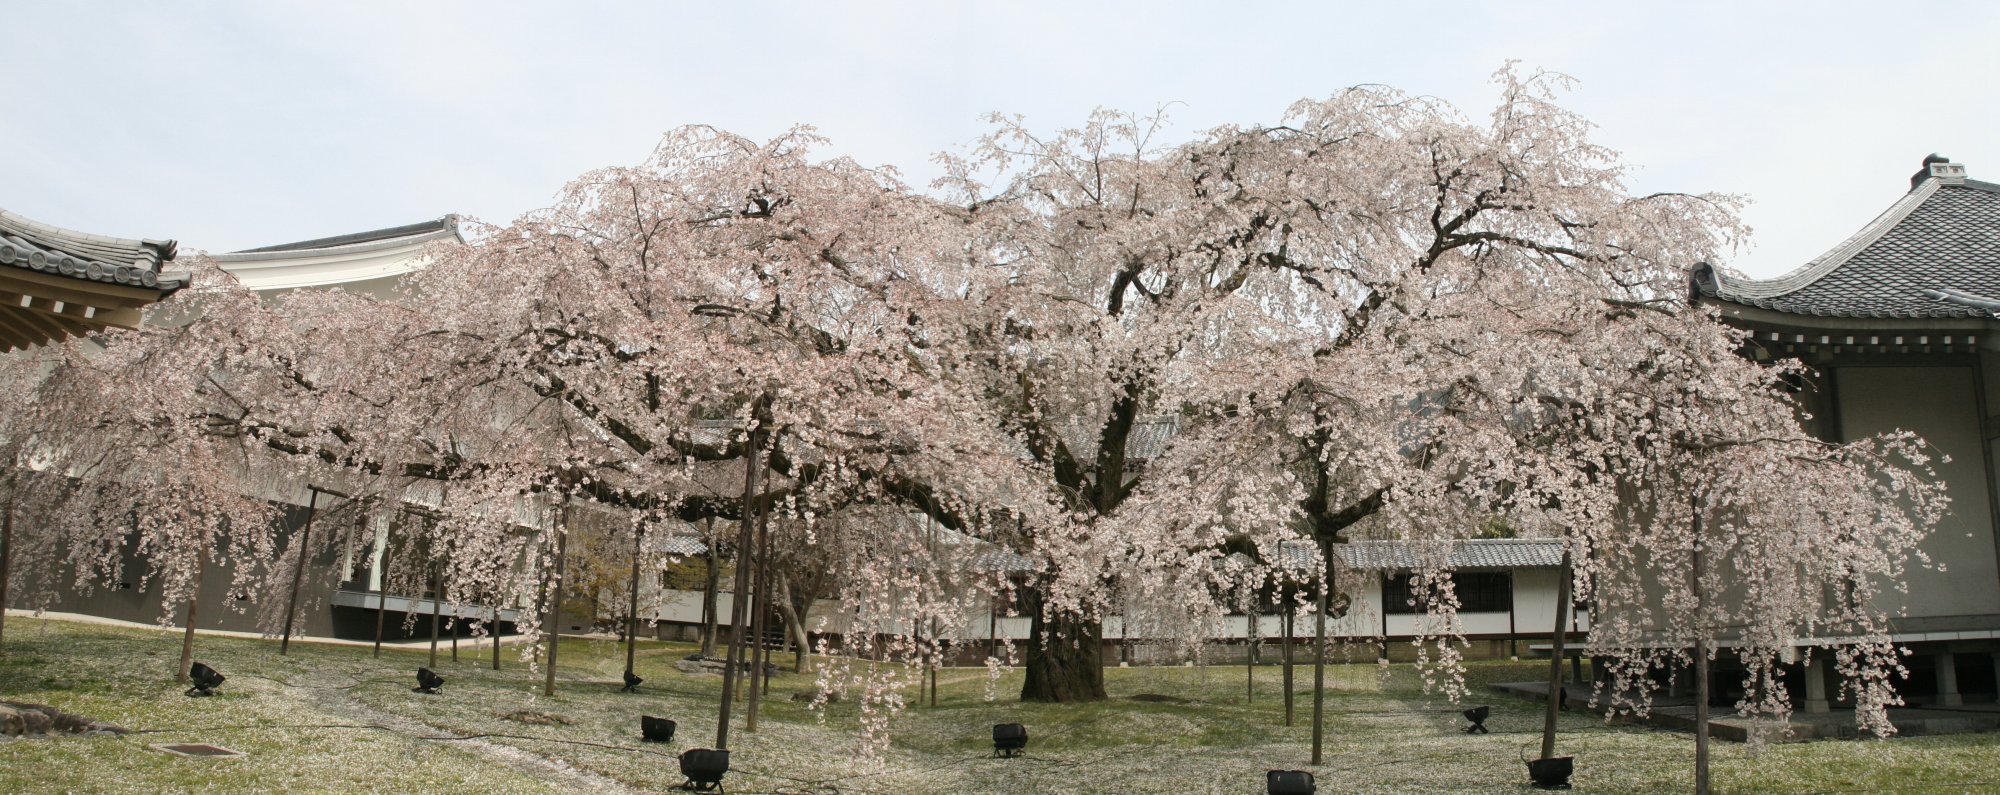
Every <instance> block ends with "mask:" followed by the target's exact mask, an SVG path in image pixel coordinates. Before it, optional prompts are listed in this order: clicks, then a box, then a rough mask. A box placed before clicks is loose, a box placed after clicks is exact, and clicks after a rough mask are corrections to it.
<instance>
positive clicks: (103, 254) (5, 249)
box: [0, 210, 183, 295]
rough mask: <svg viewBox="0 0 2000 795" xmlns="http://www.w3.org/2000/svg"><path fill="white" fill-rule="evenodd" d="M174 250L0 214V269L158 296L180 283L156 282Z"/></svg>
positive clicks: (162, 243) (166, 243)
mask: <svg viewBox="0 0 2000 795" xmlns="http://www.w3.org/2000/svg"><path fill="white" fill-rule="evenodd" d="M177 249H178V246H177V245H176V244H175V243H174V241H172V240H127V239H125V238H117V237H107V236H105V235H95V234H91V233H89V232H78V231H76V230H74V229H64V228H62V227H60V226H55V225H52V224H45V223H42V222H40V221H36V220H33V219H31V218H28V217H26V216H21V215H16V214H14V213H10V212H7V211H6V210H0V265H8V266H12V267H16V268H22V269H24V270H35V271H42V272H44V273H47V274H50V275H54V276H64V277H68V278H72V279H80V280H83V281H92V282H104V283H106V284H122V285H125V286H127V287H137V288H141V289H147V290H158V291H160V293H161V294H163V295H164V294H166V293H170V292H173V291H175V290H178V289H180V288H181V286H182V284H183V282H181V281H179V280H176V279H171V278H166V279H163V278H160V263H162V262H167V261H171V260H172V259H173V258H174V254H175V251H176V250H177Z"/></svg>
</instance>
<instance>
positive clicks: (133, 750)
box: [0, 617, 2000, 795]
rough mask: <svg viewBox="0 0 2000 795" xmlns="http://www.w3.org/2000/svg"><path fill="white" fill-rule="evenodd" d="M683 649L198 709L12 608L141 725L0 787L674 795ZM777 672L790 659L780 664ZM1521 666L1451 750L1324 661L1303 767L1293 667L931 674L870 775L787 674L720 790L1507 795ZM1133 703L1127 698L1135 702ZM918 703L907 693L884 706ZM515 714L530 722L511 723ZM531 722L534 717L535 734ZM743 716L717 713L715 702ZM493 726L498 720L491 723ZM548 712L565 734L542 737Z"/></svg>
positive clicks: (1931, 776)
mask: <svg viewBox="0 0 2000 795" xmlns="http://www.w3.org/2000/svg"><path fill="white" fill-rule="evenodd" d="M691 650H692V649H691V647H689V646H687V645H684V644H668V643H642V644H641V646H640V649H639V673H640V674H641V675H642V676H644V677H646V684H645V685H644V686H643V687H642V688H641V692H640V693H638V694H636V695H633V694H624V693H618V692H616V690H617V687H618V684H619V682H618V673H619V671H621V670H622V669H623V667H624V655H623V650H622V647H620V646H618V645H617V644H614V643H611V642H607V641H591V640H581V639H577V640H567V641H565V642H564V644H563V648H562V650H561V653H560V655H559V657H560V661H561V664H560V665H559V666H558V668H557V695H556V696H554V697H553V698H551V697H544V696H542V695H541V682H542V676H541V675H540V674H538V673H535V672H531V671H529V670H528V668H527V667H526V666H525V665H524V664H522V663H521V662H520V661H519V656H518V655H519V651H518V649H517V648H516V647H512V646H510V647H508V648H507V649H506V650H505V652H504V656H503V659H502V667H503V670H501V671H498V672H496V671H492V670H490V669H489V668H488V667H487V665H488V660H489V659H490V657H489V656H488V655H490V651H489V650H487V649H479V650H478V652H477V653H467V654H466V655H465V657H464V659H463V660H462V661H461V662H458V663H453V662H450V661H449V660H448V659H441V661H440V662H441V664H440V666H439V669H440V672H441V673H443V674H444V675H445V676H446V677H447V679H448V683H447V684H446V686H445V694H444V695H442V696H420V695H416V694H413V693H411V692H410V688H411V687H412V686H413V685H414V684H415V681H414V675H413V672H414V671H415V669H416V667H417V666H418V665H421V664H423V663H424V662H425V661H426V659H427V658H426V656H425V654H423V653H421V652H409V651H400V650H399V651H384V652H383V656H382V659H380V660H377V659H374V658H373V657H371V656H370V653H369V650H368V649H366V648H353V647H345V646H322V645H315V644H293V646H292V654H291V656H289V657H280V656H278V653H277V643H276V642H275V641H270V642H266V641H255V640H237V639H225V638H209V637H203V638H199V639H197V640H196V655H195V659H197V660H201V661H203V662H207V663H209V664H211V665H214V666H215V667H216V668H218V669H219V670H221V671H222V672H223V673H224V674H225V675H227V676H229V681H228V682H227V683H226V684H225V685H224V686H223V687H222V690H221V695H218V696H216V697H213V698H207V699H195V698H184V697H182V696H181V690H182V688H181V687H180V686H179V685H177V684H175V683H174V681H173V679H172V669H173V666H174V663H175V661H176V660H177V659H178V654H179V635H178V633H172V632H163V631H150V630H137V629H122V628H111V627H103V626H94V625H85V624H73V623H67V622H59V621H41V620H35V619H24V618H19V617H14V618H10V619H9V620H8V621H7V637H6V642H5V644H4V645H0V698H5V699H7V700H13V701H32V702H39V703H45V704H51V705H54V706H57V707H60V708H62V709H64V710H68V711H71V712H78V713H82V714H84V715H88V716H90V717H93V718H97V719H100V720H108V721H112V722H115V723H120V724H123V725H125V726H127V727H130V728H134V729H141V730H146V731H147V733H142V734H134V735H129V736H126V737H120V738H60V739H53V740H32V741H30V740H22V741H13V742H4V743H0V793H12V792H92V793H97V792H102V793H137V792H146V793H152V792H188V791H204V792H242V793H251V792H259V793H261V792H385V793H387V792H394V793H431V792H485V793H513V792H523V793H535V792H576V791H618V790H620V789H625V790H628V791H640V792H658V791H662V790H665V789H667V788H669V787H672V786H674V785H676V784H679V783H680V781H681V778H680V775H679V769H678V766H677V764H676V762H675V759H674V756H675V755H676V754H678V753H679V752H680V751H681V750H684V749H687V748H692V747H697V746H707V745H709V744H710V743H711V741H712V740H713V739H714V731H715V703H716V700H717V694H718V693H719V692H720V680H719V677H715V676H711V675H689V674H683V673H681V672H679V671H677V670H675V669H674V668H673V666H672V663H673V661H674V660H677V659H679V658H680V657H682V656H683V655H685V654H687V653H688V652H690V651H691ZM784 659H785V660H786V661H787V662H788V661H789V658H788V657H787V658H784ZM1545 670H1546V669H1545V668H1543V667H1541V666H1540V665H1536V664H1534V663H1528V662H1523V663H1508V662H1480V663H1474V664H1473V665H1472V668H1471V671H1470V673H1469V678H1470V679H1471V680H1473V682H1474V692H1475V696H1474V698H1475V699H1476V700H1477V702H1478V703H1489V704H1491V705H1492V706H1493V717H1492V719H1490V720H1489V721H1488V722H1487V725H1488V726H1489V727H1490V728H1491V729H1492V730H1493V733H1492V734H1489V735H1473V736H1468V735H1465V734H1463V733H1461V732H1460V728H1461V727H1462V726H1463V725H1464V722H1463V720H1462V719H1461V718H1459V717H1458V714H1457V713H1458V709H1460V708H1458V707H1453V706H1452V705H1449V704H1445V703H1442V702H1441V701H1438V700H1435V699H1426V698H1425V697H1424V696H1422V694H1421V693H1420V692H1419V689H1418V687H1417V680H1416V678H1415V676H1414V674H1413V673H1411V672H1410V670H1409V669H1408V668H1407V667H1397V668H1393V669H1389V670H1388V671H1387V672H1384V671H1383V670H1382V669H1379V668H1378V667H1376V666H1375V665H1373V664H1372V663H1371V664H1357V665H1337V666H1332V667H1330V668H1329V671H1328V685H1329V693H1328V698H1327V711H1328V718H1327V761H1326V764H1325V765H1322V766H1320V767H1318V768H1312V767H1310V766H1309V765H1307V764H1306V762H1307V760H1308V759H1309V754H1310V746H1309V743H1310V742H1311V737H1312V734H1311V727H1310V725H1309V717H1310V714H1311V703H1312V702H1311V695H1310V692H1308V691H1309V688H1310V684H1311V669H1310V668H1307V667H1303V666H1301V668H1300V669H1299V671H1300V677H1299V680H1300V681H1299V682H1298V688H1299V690H1300V691H1302V692H1301V693H1300V696H1299V698H1298V701H1297V710H1298V713H1297V720H1296V721H1295V724H1294V725H1293V726H1291V727H1286V726H1284V725H1283V718H1282V715H1283V713H1282V707H1281V705H1282V700H1281V698H1280V696H1281V693H1280V688H1279V684H1278V682H1279V675H1278V670H1277V669H1276V668H1275V667H1266V668H1261V669H1259V670H1258V672H1257V677H1258V690H1257V694H1256V698H1255V700H1254V701H1252V702H1251V703H1247V704H1246V703H1245V702H1244V679H1243V677H1244V671H1243V668H1242V667H1240V666H1238V667H1227V668H1133V669H1114V670H1111V671H1108V672H1107V679H1108V688H1109V690H1110V693H1111V696H1112V698H1111V700H1110V701H1107V702H1103V703H1098V704H1088V705H1044V704H1020V703H1017V702H1015V701H1013V700H1012V699H1011V696H1012V694H1013V693H1015V692H1017V691H1018V689H1019V686H1020V674H1019V673H1018V672H1015V673H1011V674H1008V675H1005V676H1002V677H1001V679H1000V681H999V682H997V683H993V685H992V691H993V692H994V693H996V694H997V695H998V696H999V698H998V699H996V700H994V701H991V702H989V701H987V700H986V699H985V695H986V693H987V692H988V689H989V683H988V682H987V678H986V674H985V672H984V671H983V670H971V669H965V670H954V671H947V672H945V673H944V674H943V676H942V680H941V681H942V682H943V683H944V686H943V688H942V693H941V698H940V703H939V705H938V706H937V707H936V708H932V707H929V706H913V707H912V708H911V709H910V710H908V711H907V712H905V713H903V714H902V715H900V716H898V717H897V718H896V720H895V723H894V725H893V727H892V729H891V731H892V735H891V741H890V747H889V750H888V753H887V755H886V758H885V759H884V760H883V763H882V764H880V765H876V764H873V763H871V762H869V761H866V760H863V759H861V758H859V755H858V754H857V753H856V748H857V744H856V735H857V729H858V725H859V724H858V714H857V710H856V708H855V707H854V705H853V704H852V703H851V701H849V702H843V703H840V704H836V705H833V706H832V707H830V708H829V709H828V711H827V713H826V714H824V715H819V714H815V713H812V712H809V711H807V710H806V709H805V707H804V705H803V704H801V703H799V702H796V701H794V700H793V699H792V698H791V696H792V695H793V694H794V693H800V692H808V691H810V690H811V689H812V686H813V682H812V678H811V676H810V675H807V676H796V675H792V674H785V675H783V676H780V677H779V678H777V679H776V680H774V682H773V684H772V696H771V697H770V699H769V700H768V701H767V705H768V708H767V709H766V711H765V713H764V716H763V719H762V725H761V726H760V727H759V731H758V732H756V733H754V734H752V733H748V732H746V731H744V730H743V727H742V725H741V722H740V719H739V722H738V724H737V726H736V728H734V729H732V731H731V745H732V746H734V751H733V753H732V772H731V773H730V774H729V777H728V778H727V780H726V782H725V784H726V785H727V786H728V788H729V791H730V792H731V793H812V794H813V795H832V794H833V793H926V794H935V795H947V794H950V795H959V794H961V793H1051V794H1053V793H1175V794H1176V795H1179V794H1181V793H1262V792H1263V772H1264V771H1265V770H1267V769H1270V768H1303V769H1310V770H1314V771H1315V772H1316V774H1317V775H1318V777H1319V786H1320V791H1321V792H1324V793H1346V792H1530V791H1532V790H1530V789H1529V788H1528V787H1527V785H1526V774H1525V772H1524V768H1523V766H1522V764H1521V761H1520V760H1521V758H1522V756H1523V755H1526V754H1532V753H1534V751H1535V750H1536V747H1537V745H1538V743H1539V726H1540V711H1539V709H1538V707H1539V705H1537V704H1531V703H1527V702H1522V701H1515V700H1512V699H1509V698H1504V697H1500V696H1497V695H1489V694H1488V693H1487V691H1486V690H1485V688H1484V683H1485V682H1491V681H1504V680H1523V679H1534V678H1536V677H1537V676H1538V675H1540V674H1541V673H1542V672H1543V671H1545ZM1140 695H1145V696H1147V697H1148V698H1147V699H1145V700H1136V699H1134V698H1133V697H1134V696H1140ZM907 697H908V698H909V699H910V700H911V701H913V702H914V701H915V700H916V693H915V691H914V689H912V690H911V691H910V692H909V693H908V696H907ZM519 713H529V715H528V717H530V718H531V719H532V720H530V721H523V720H520V719H518V715H519ZM641 713H646V714H653V715H660V716H664V717H670V718H674V719H676V720H678V721H680V724H681V725H680V732H679V735H678V736H677V737H676V738H675V742H674V743H672V744H671V745H668V746H665V747H659V746H652V747H646V746H642V744H641V743H640V742H639V741H638V739H639V738H638V734H639V732H638V723H639V720H638V718H639V715H640V714H641ZM537 714H538V715H539V716H552V717H550V718H547V719H544V718H541V717H538V715H537ZM738 714H739V715H740V714H741V713H740V711H739V713H738ZM509 715H517V717H509ZM554 719H560V720H562V721H568V722H567V723H548V722H543V721H545V720H554ZM1012 721H1018V722H1021V723H1025V724H1027V726H1028V729H1029V733H1030V743H1029V746H1028V753H1027V755H1026V756H1023V757H1021V758H1018V759H992V758H990V757H989V753H988V752H989V750H990V747H991V746H990V735H989V731H990V727H991V725H992V724H994V723H999V722H1012ZM1562 726H1563V731H1564V734H1563V736H1562V738H1561V740H1560V748H1561V749H1562V752H1563V753H1574V754H1576V755H1577V757H1578V770H1577V775H1576V778H1575V779H1574V783H1575V784H1576V790H1575V791H1577V792H1635V793H1637V792H1648V793H1649V792H1661V793H1667V792H1685V791H1687V790H1688V788H1689V786H1690V782H1691V780H1692V779H1691V764H1692V762H1691V760H1692V757H1693V747H1694V746H1693V740H1692V738H1691V737H1690V736H1688V735H1685V734H1674V733H1668V732H1663V731H1658V730H1653V729H1648V728H1643V727H1637V726H1626V725H1606V724H1605V723H1604V722H1603V721H1602V720H1600V719H1596V718H1593V717H1591V716H1588V715H1581V714H1578V715H1565V716H1564V718H1563V724H1562ZM163 742H213V743H217V744H220V745H224V746H228V747H230V748H233V749H236V750H239V751H244V752H246V753H248V756H247V757H245V758H242V759H227V760H199V759H181V758H177V757H173V756H169V755H167V754H163V753H159V752H156V751H152V750H148V749H147V748H146V745H147V744H148V743H163ZM1716 749H1717V758H1716V767H1715V782H1716V788H1717V790H1718V791H1720V792H1770V793H1797V792H2000V735H1992V734H1984V735H1980V734H1973V735H1956V736H1949V737H1915V738H1898V739H1892V740H1887V741H1861V742H1841V741H1827V742H1814V743H1805V744H1798V745H1787V746H1774V747H1772V748H1770V749H1768V750H1767V751H1765V752H1764V753H1763V754H1762V755H1761V756H1759V757H1757V758H1755V759H1752V758H1749V757H1747V756H1746V755H1745V753H1744V750H1743V747H1742V746H1739V745H1734V744H1729V743H1718V744H1717V745H1716Z"/></svg>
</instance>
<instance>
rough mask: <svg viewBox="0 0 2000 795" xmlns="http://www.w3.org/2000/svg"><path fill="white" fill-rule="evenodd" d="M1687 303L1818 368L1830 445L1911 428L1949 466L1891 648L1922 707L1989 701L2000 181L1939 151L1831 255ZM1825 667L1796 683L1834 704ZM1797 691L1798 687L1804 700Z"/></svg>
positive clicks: (1994, 655) (1809, 699)
mask: <svg viewBox="0 0 2000 795" xmlns="http://www.w3.org/2000/svg"><path fill="white" fill-rule="evenodd" d="M1690 288H1691V293H1692V296H1693V299H1694V300H1695V301H1697V302H1699V303H1702V304H1705V305H1708V306H1712V307H1715V308H1716V309H1717V310H1718V311H1720V313H1721V315H1722V317H1723V318H1724V320H1725V321H1726V322H1729V323H1731V324H1734V325H1736V326H1738V327H1740V328H1743V329H1745V330H1748V331H1749V332H1751V337H1750V339H1749V340H1748V341H1747V345H1746V354H1747V355H1749V356H1751V357H1752V358H1755V359H1759V360H1772V359H1784V358H1797V359H1800V360H1802V361H1804V362H1805V363H1806V364H1808V365H1811V367H1812V368H1813V371H1814V376H1813V379H1812V380H1813V383H1811V384H1809V385H1807V387H1808V388H1806V389H1804V390H1803V391H1802V392H1801V397H1802V399H1803V401H1804V403H1805V408H1806V410H1807V411H1808V412H1809V413H1810V414H1811V415H1812V419H1811V420H1810V422H1811V427H1812V429H1813V431H1814V432H1815V433H1816V434H1818V435H1819V436H1820V437H1821V438H1824V439H1827V440H1830V441H1843V440H1848V439H1858V438H1863V437H1866V436H1870V435H1873V434H1877V433H1882V432H1887V431H1894V430H1898V429H1901V430H1907V431H1913V432H1915V433H1917V434H1919V435H1921V436H1922V437H1923V438H1924V439H1925V440H1926V441H1927V442H1929V443H1930V444H1931V445H1932V446H1933V447H1934V448H1935V450H1936V451H1937V452H1938V453H1941V454H1942V456H1940V457H1939V458H1938V459H1937V460H1936V461H1934V464H1935V466H1936V469H1937V472H1938V475H1939V477H1941V478H1942V479H1943V480H1944V481H1945V482H1946V489H1947V493H1948V494H1949V495H1950V497H1951V513H1950V514H1949V515H1948V516H1946V517H1945V518H1944V519H1943V521H1941V522H1940V523H1939V525H1938V526H1937V527H1936V528H1935V529H1934V530H1933V532H1932V534H1931V536H1930V538H1929V539H1927V540H1926V541H1925V542H1924V545H1923V550H1924V552H1925V553H1926V554H1927V555H1928V556H1929V559H1930V560H1931V561H1932V562H1933V563H1932V564H1931V565H1920V564H1918V563H1916V562H1912V563H1911V565H1910V567H1909V569H1908V572H1907V582H1908V584H1909V588H1908V591H1907V592H1897V591H1894V590H1885V592H1884V594H1885V595H1884V597H1883V599H1884V600H1886V601H1885V603H1880V604H1878V606H1879V607H1881V608H1883V609H1885V610H1887V611H1889V612H1890V613H1891V615H1892V616H1894V618H1893V619H1892V621H1891V627H1892V631H1893V633H1894V634H1893V638H1894V640H1895V641H1896V642H1897V643H1899V644H1902V645H1904V646H1906V647H1908V648H1909V649H1911V650H1912V652H1913V653H1914V654H1913V656H1912V657H1911V658H1909V659H1908V660H1906V663H1905V664H1906V665H1907V666H1908V667H1909V669H1910V672H1911V676H1910V678H1909V679H1908V680H1906V681H1902V682H1899V683H1898V684H1897V687H1898V690H1899V691H1900V692H1901V693H1902V695H1903V697H1904V698H1905V699H1906V700H1908V701H1910V702H1912V703H1913V704H1921V705H1925V706H1936V707H1954V706H1958V705H1960V704H1963V703H1966V702H1967V701H1992V700H1993V699H1994V694H1995V692H1996V676H1995V668H1996V665H2000V565H1996V564H2000V547H1996V540H2000V536H1996V533H1995V526H1996V520H2000V515H1996V511H1995V505H1996V504H2000V499H1996V493H2000V482H1997V481H1996V476H2000V472H1996V470H1995V468H1994V459H1995V456H1996V454H2000V447H1996V441H2000V184H1995V183H1991V182H1980V181H1978V180H1973V179H1968V178H1967V177H1966V170H1965V166H1963V165H1961V164H1958V163H1953V162H1950V161H1949V160H1947V159H1946V158H1943V157H1939V156H1937V155H1932V156H1930V157H1928V158H1926V159H1925V160H1924V162H1923V170H1921V171H1919V172H1917V174H1916V175H1915V176H1914V177H1912V178H1911V180H1910V190H1909V192H1908V193H1907V194H1904V195H1903V196H1902V198H1900V199H1898V200H1897V201H1896V202H1895V203H1894V204H1893V205H1891V206H1890V207H1889V209H1888V210H1887V211H1885V212H1883V213H1882V215H1881V216H1880V217H1877V218H1876V219H1875V220H1874V221H1873V222H1871V223H1869V224H1868V225H1867V226H1865V227H1863V228H1862V229H1861V230H1860V231H1859V232H1856V233H1855V234H1854V235H1853V236H1851V237H1849V238H1847V239H1846V240H1844V241H1842V242H1841V243H1840V244H1839V245H1837V246H1835V247H1834V248H1833V250H1831V251H1829V252H1827V253H1826V254H1824V255H1822V256H1820V257H1819V258H1817V259H1814V260H1812V261H1811V262H1808V263H1806V264H1805V265H1804V266H1802V267H1800V268H1798V269H1797V270H1794V271H1792V272H1790V273H1787V274H1785V275H1783V276H1779V277H1777V278H1774V279H1768V280H1753V279H1744V278H1739V277H1735V276H1730V275H1727V274H1724V273H1722V272H1721V271H1719V270H1717V269H1715V268H1713V267H1711V266H1707V265H1703V266H1700V267H1698V268H1697V269H1696V270H1695V272H1694V274H1693V278H1692V283H1691V285H1690ZM1823 657H1824V655H1821V656H1820V658H1819V659H1818V661H1816V662H1815V663H1814V666H1813V667H1814V668H1815V669H1821V670H1815V671H1812V672H1810V673H1809V674H1808V675H1807V676H1806V677H1805V681H1804V682H1803V685H1804V688H1803V694H1804V704H1803V705H1802V707H1803V708H1804V709H1805V710H1806V711H1807V712H1823V711H1826V710H1827V709H1828V708H1829V705H1830V703H1831V702H1830V701H1829V698H1828V693H1829V692H1832V691H1831V690H1830V689H1829V688H1828V687H1827V684H1828V679H1827V672H1826V671H1825V670H1823V667H1824V660H1823ZM1799 692H1801V691H1799V690H1797V689H1794V693H1795V694H1797V693H1799Z"/></svg>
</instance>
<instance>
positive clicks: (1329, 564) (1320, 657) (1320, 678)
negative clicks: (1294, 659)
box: [1312, 543, 1333, 765]
mask: <svg viewBox="0 0 2000 795" xmlns="http://www.w3.org/2000/svg"><path fill="white" fill-rule="evenodd" d="M1319 559H1320V561H1321V563H1320V581H1319V598H1318V600H1317V601H1316V602H1315V603H1314V605H1313V755H1312V763H1313V764H1315V765H1317V764H1320V762H1321V761H1322V760H1323V759H1324V757H1323V756H1322V754H1321V752H1320V748H1321V745H1322V740H1323V738H1324V735H1325V732H1326V604H1327V599H1326V592H1327V591H1331V590H1333V550H1332V549H1329V548H1328V547H1327V545H1326V544H1324V543H1322V544H1320V545H1319Z"/></svg>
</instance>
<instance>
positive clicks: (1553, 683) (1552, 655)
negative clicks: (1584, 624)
mask: <svg viewBox="0 0 2000 795" xmlns="http://www.w3.org/2000/svg"><path fill="white" fill-rule="evenodd" d="M1556 576H1557V577H1558V578H1559V579H1557V580H1556V629H1555V637H1554V638H1553V639H1552V643H1553V646H1552V647H1551V648H1550V649H1549V703H1548V706H1547V709H1546V710H1545V711H1544V713H1543V716H1542V755H1541V757H1540V758H1542V759H1552V758H1554V757H1555V755H1556V712H1557V710H1560V709H1561V708H1562V690H1563V645H1564V644H1563V641H1564V640H1565V639H1567V637H1568V633H1567V632H1565V630H1567V629H1568V626H1567V625H1568V624H1569V604H1570V595H1569V589H1570V579H1571V578H1570V570H1569V550H1568V549H1564V550H1563V558H1562V573H1561V574H1558V575H1556Z"/></svg>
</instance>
